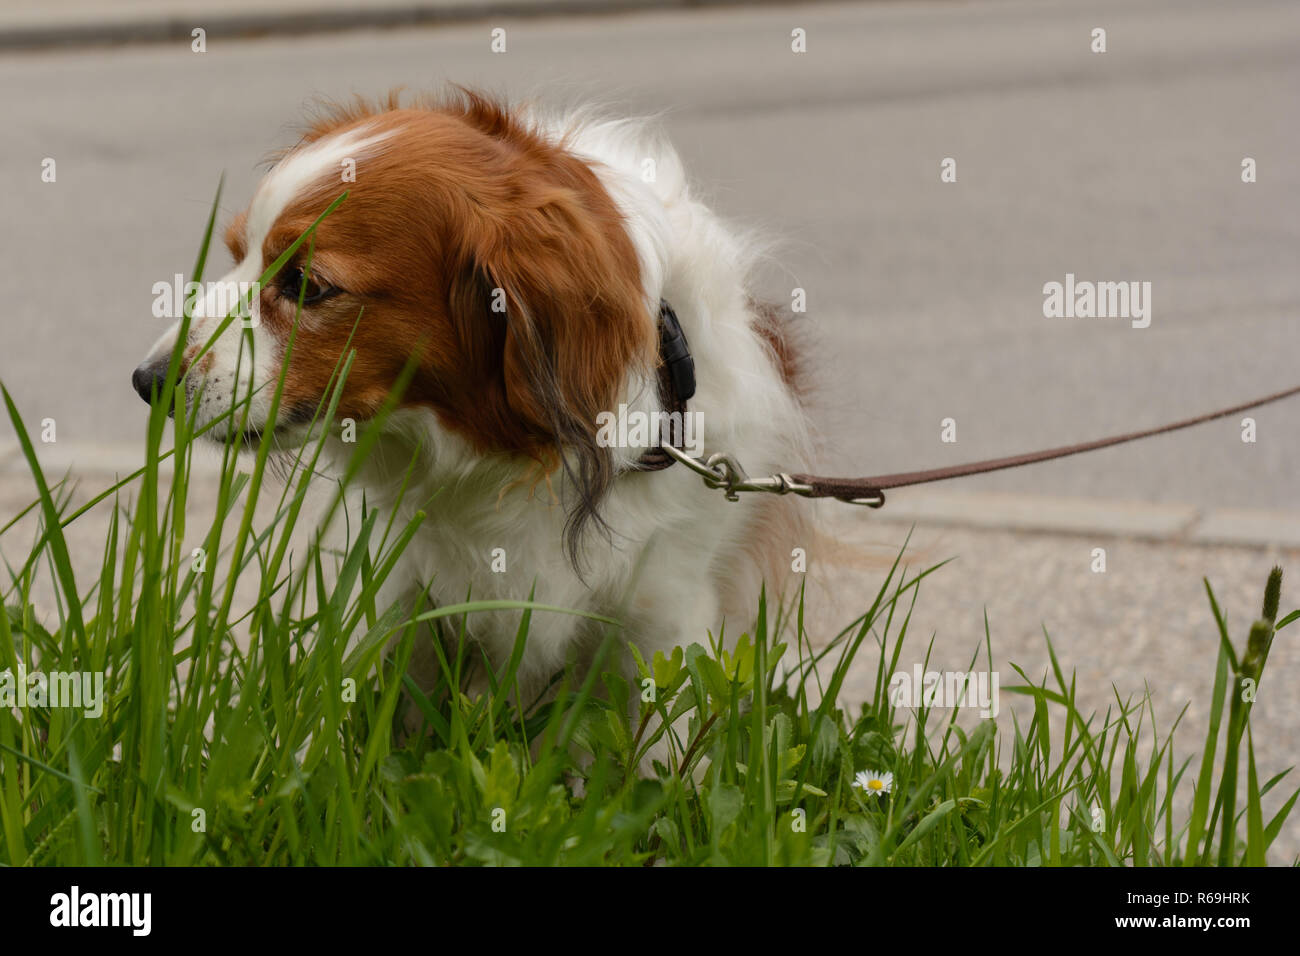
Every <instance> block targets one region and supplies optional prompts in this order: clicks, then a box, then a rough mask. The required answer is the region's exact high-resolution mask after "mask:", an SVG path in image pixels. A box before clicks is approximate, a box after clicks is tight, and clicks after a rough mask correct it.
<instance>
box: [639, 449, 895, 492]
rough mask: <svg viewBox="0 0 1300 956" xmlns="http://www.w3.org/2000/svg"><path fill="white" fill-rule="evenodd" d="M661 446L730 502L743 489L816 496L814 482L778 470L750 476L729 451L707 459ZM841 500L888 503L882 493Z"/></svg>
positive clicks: (715, 454) (716, 453)
mask: <svg viewBox="0 0 1300 956" xmlns="http://www.w3.org/2000/svg"><path fill="white" fill-rule="evenodd" d="M659 447H660V448H662V449H663V450H664V451H665V452H667V453H668V454H669V455H671V456H672V458H673V459H674V460H675V461H678V462H681V463H682V464H683V465H685V466H686V467H687V468H689V469H690V470H691V471H693V472H695V473H696V474H697V475H699V476H700V477H701V478H702V479H704V483H705V484H706V485H708V486H709V487H710V488H720V489H721V490H722V492H723V494H724V495H726V498H727V500H728V501H739V500H740V493H741V492H742V491H763V492H767V493H768V494H774V495H799V496H800V497H802V498H812V497H813V487H812V485H810V484H807V483H805V482H801V481H795V480H794V479H793V478H792V477H790V475H789V474H788V473H786V472H779V473H778V474H775V475H769V476H767V477H766V478H751V477H749V475H748V473H746V471H745V468H744V466H743V465H741V463H740V462H739V461H738V460H737V459H736V457H735V456H734V455H732V454H731V453H730V452H725V451H719V452H714V453H713V454H712V455H710V456H709V457H708V458H705V459H699V458H696V457H694V456H692V455H688V454H686V452H684V451H682V450H681V449H680V448H674V447H673V446H672V445H670V444H668V443H666V442H665V443H663V444H661V445H660V446H659ZM839 500H841V501H844V502H846V503H847V504H852V505H865V506H867V507H868V508H879V507H880V506H881V505H882V504H884V503H885V501H884V496H883V495H882V496H881V497H880V498H841V499H839Z"/></svg>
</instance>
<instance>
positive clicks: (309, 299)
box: [280, 267, 339, 305]
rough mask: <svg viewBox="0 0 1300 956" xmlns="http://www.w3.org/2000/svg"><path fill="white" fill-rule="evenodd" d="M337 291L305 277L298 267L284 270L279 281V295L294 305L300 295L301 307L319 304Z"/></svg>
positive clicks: (312, 277) (311, 277)
mask: <svg viewBox="0 0 1300 956" xmlns="http://www.w3.org/2000/svg"><path fill="white" fill-rule="evenodd" d="M338 291H339V290H338V289H336V288H334V287H333V286H330V285H326V284H324V283H322V282H318V281H316V278H315V277H314V276H308V275H306V274H305V273H304V272H303V270H302V269H301V268H299V267H295V268H292V269H286V270H285V271H284V277H283V278H282V279H281V280H280V294H281V295H283V296H284V297H285V298H286V299H288V300H289V301H291V302H294V303H296V302H297V301H298V296H299V294H301V295H302V304H303V305H311V304H312V303H313V302H320V301H321V300H322V299H327V298H329V297H330V296H331V295H333V294H334V293H336V292H338Z"/></svg>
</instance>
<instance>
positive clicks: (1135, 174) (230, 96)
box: [0, 0, 1300, 508]
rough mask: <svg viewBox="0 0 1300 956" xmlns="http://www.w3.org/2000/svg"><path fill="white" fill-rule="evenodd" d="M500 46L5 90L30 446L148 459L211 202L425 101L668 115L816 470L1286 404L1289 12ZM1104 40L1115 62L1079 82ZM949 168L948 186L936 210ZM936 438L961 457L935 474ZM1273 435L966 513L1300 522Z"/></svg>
mask: <svg viewBox="0 0 1300 956" xmlns="http://www.w3.org/2000/svg"><path fill="white" fill-rule="evenodd" d="M504 25H505V26H506V27H507V28H508V52H507V53H505V54H493V53H491V52H490V51H489V36H488V30H489V28H490V26H492V24H477V25H470V26H457V27H454V28H447V29H417V30H408V31H402V32H383V31H380V32H359V33H350V34H342V35H327V36H316V37H306V38H302V39H285V38H268V39H262V40H251V41H246V42H221V43H215V44H213V45H211V46H210V48H209V50H208V52H207V53H205V54H202V55H200V54H194V53H191V52H190V51H189V49H188V46H186V47H180V48H176V47H139V48H122V49H105V50H89V51H85V50H83V51H65V52H49V53H27V54H11V55H7V56H5V57H3V58H0V91H3V92H0V123H2V128H3V129H4V130H5V136H4V141H3V145H2V146H0V175H2V176H3V177H4V182H5V183H6V186H7V188H6V190H5V193H4V198H3V200H0V202H3V205H4V216H3V218H4V222H5V224H6V227H7V229H6V235H5V238H4V240H3V256H2V257H0V262H2V263H3V265H2V266H0V296H3V301H4V309H3V313H0V323H3V333H4V334H3V336H2V337H0V377H3V380H4V382H5V383H6V384H7V385H8V387H9V388H10V390H11V391H12V392H13V393H14V394H15V396H16V397H17V398H18V400H19V402H20V404H21V406H22V407H23V408H24V409H25V410H26V412H27V414H28V416H29V417H32V418H44V417H46V416H49V417H53V418H55V419H56V421H57V422H58V429H59V430H58V438H59V441H60V442H63V443H79V442H92V441H94V442H105V441H107V442H130V441H135V440H136V439H137V437H138V435H139V434H140V431H141V427H142V422H143V414H142V413H143V408H142V406H140V404H139V403H138V400H137V399H136V397H135V396H134V395H133V394H132V393H131V391H130V389H129V386H128V376H129V372H130V370H131V368H132V366H133V364H134V362H135V361H136V359H137V358H138V357H139V356H140V354H141V353H142V351H143V350H144V348H145V347H146V345H147V344H148V343H149V342H150V341H152V339H153V338H154V337H155V335H156V333H157V331H158V328H157V320H154V319H152V318H151V317H150V313H149V304H150V301H151V294H150V288H151V286H152V284H153V283H154V282H156V281H158V280H160V279H167V278H169V277H170V276H171V275H172V274H173V273H175V272H178V271H179V272H184V271H187V270H188V269H189V267H190V265H191V262H192V260H193V257H194V253H195V250H196V246H197V241H198V237H199V234H200V233H201V230H202V226H203V221H204V217H205V214H206V210H207V206H208V203H209V201H210V199H211V196H212V194H213V191H214V189H215V186H216V182H217V178H218V176H219V175H220V174H221V173H222V172H223V171H225V172H226V174H227V176H228V179H227V193H226V196H227V199H226V201H225V203H224V205H225V208H226V209H227V210H233V209H234V208H236V207H237V206H238V205H239V204H240V203H242V201H244V200H245V199H246V198H247V196H248V194H249V191H250V188H251V185H252V184H253V183H254V181H255V177H256V172H257V171H256V168H255V164H256V163H257V161H258V160H259V159H260V158H261V157H262V156H263V155H264V154H265V153H266V152H267V151H268V150H269V149H270V148H272V147H273V146H277V145H282V144H284V143H286V142H288V141H290V139H291V137H292V134H291V131H290V128H289V127H290V124H291V123H292V122H293V121H294V120H295V118H296V117H298V116H299V115H300V109H301V107H302V105H303V104H304V102H305V101H306V100H307V99H308V98H309V97H311V96H313V95H315V94H321V95H326V96H334V97H337V96H347V95H349V94H351V93H353V92H362V93H375V92H378V91H383V90H386V89H387V88H389V87H390V86H392V85H395V84H407V85H409V86H411V87H429V86H434V85H437V84H439V83H441V82H443V81H444V80H455V81H459V82H466V83H471V84H481V85H484V86H486V87H489V88H492V89H497V90H503V91H507V92H510V93H514V94H540V95H542V96H545V97H548V98H551V99H574V100H585V99H589V98H592V97H596V98H599V99H602V100H605V101H608V102H609V103H611V104H614V105H615V106H616V108H618V109H620V110H628V111H634V112H647V111H664V112H665V122H666V124H667V127H668V129H669V131H670V132H671V135H672V136H673V138H674V139H675V140H676V141H677V142H678V143H679V144H680V146H681V148H682V150H683V151H684V153H685V154H686V157H687V160H688V162H689V165H690V168H691V169H692V170H693V171H694V174H695V176H696V178H697V179H698V181H699V182H700V183H701V185H702V187H703V188H704V189H705V190H706V191H707V192H709V193H711V194H712V195H713V197H714V198H715V199H716V202H717V203H718V205H719V206H721V207H722V208H723V209H724V210H725V211H726V212H727V213H728V214H730V215H732V216H734V217H735V218H736V219H738V220H740V221H742V222H745V223H748V224H750V225H753V226H756V227H758V228H761V229H763V230H764V231H766V232H767V233H768V234H769V235H771V236H772V237H774V238H776V239H778V240H780V241H781V242H782V245H781V246H780V248H779V251H778V252H777V254H776V255H775V256H774V257H773V260H772V262H771V263H770V267H769V268H768V269H767V270H766V273H765V275H764V277H763V284H764V287H765V288H766V289H767V290H769V291H770V292H772V293H773V294H774V295H777V296H779V297H787V296H788V295H789V292H790V289H791V288H793V287H794V286H796V285H797V286H799V287H802V288H804V289H806V290H807V295H808V302H809V313H808V316H807V323H806V324H807V326H808V331H809V337H810V339H812V340H813V341H814V342H815V343H816V347H817V348H818V349H820V351H821V354H822V356H823V359H822V361H821V363H820V364H819V366H818V367H819V373H820V374H819V378H820V380H821V383H822V392H823V400H824V403H825V408H826V411H825V415H824V419H823V420H824V422H825V428H826V432H827V434H828V435H829V436H832V438H833V446H834V447H833V450H832V455H831V465H832V466H833V467H837V468H840V469H843V470H848V469H862V470H873V471H880V470H886V471H889V470H901V469H907V468H912V467H921V466H926V465H937V464H944V463H948V462H951V461H956V460H959V459H967V458H971V457H977V456H984V455H992V454H1002V453H1010V452H1013V451H1017V450H1023V449H1027V448H1031V447H1037V446H1039V445H1041V444H1046V443H1065V442H1068V441H1074V440H1078V439H1082V438H1085V437H1090V436H1097V435H1102V434H1108V433H1110V432H1111V431H1115V430H1124V429H1129V428H1133V427H1137V426H1140V425H1143V424H1147V423H1156V422H1159V421H1162V420H1165V419H1167V418H1172V417H1177V416H1179V415H1180V414H1182V413H1185V412H1191V411H1194V410H1200V409H1208V408H1211V407H1215V406H1217V405H1219V404H1220V403H1222V404H1228V403H1230V402H1232V401H1233V400H1239V399H1242V398H1245V397H1249V396H1251V395H1253V394H1255V393H1263V392H1266V391H1269V390H1272V389H1275V388H1280V387H1282V386H1283V385H1285V384H1289V383H1290V382H1291V381H1292V380H1293V379H1295V378H1296V375H1297V371H1296V362H1295V357H1296V347H1295V346H1296V343H1297V342H1300V288H1298V282H1297V273H1296V268H1295V264H1296V262H1297V258H1298V257H1297V253H1300V189H1298V188H1297V186H1298V185H1300V169H1298V168H1297V166H1296V164H1295V161H1294V158H1295V156H1296V155H1297V153H1300V125H1298V124H1297V123H1296V121H1295V120H1296V110H1295V104H1296V102H1297V93H1298V92H1300V82H1297V81H1298V80H1300V55H1298V54H1300V7H1297V6H1296V5H1295V4H1291V3H1286V2H1272V0H1245V2H1239V3H1234V4H1230V5H1226V4H1222V3H1214V2H1200V0H1190V2H1183V0H1177V2H1175V0H1122V2H1109V0H1103V2H1096V3H1089V4H1086V5H1084V4H1077V3H1074V4H1065V3H1057V2H1043V0H1029V2H995V0H990V2H981V3H972V4H961V5H957V4H951V3H927V2H915V3H906V4H864V5H843V6H838V5H829V6H823V5H814V6H811V7H791V8H759V9H745V10H734V9H733V10H706V11H699V12H673V13H663V14H637V15H629V16H613V17H603V18H593V19H573V20H550V21H520V22H518V23H509V22H506V23H505V24H504ZM1095 26H1101V27H1104V28H1105V29H1106V30H1107V33H1108V36H1107V39H1108V52H1107V53H1105V54H1094V53H1091V52H1090V51H1089V44H1090V31H1091V29H1092V28H1093V27H1095ZM795 27H802V28H804V29H805V30H806V31H807V35H808V52H807V53H805V54H802V55H796V54H793V53H791V51H790V31H791V30H792V29H793V28H795ZM1245 156H1250V157H1253V158H1254V159H1255V160H1256V161H1257V164H1258V182H1256V183H1254V184H1251V185H1246V184H1243V183H1242V182H1241V181H1240V164H1241V161H1242V158H1243V157H1245ZM44 157H53V158H54V159H55V160H56V162H57V174H58V179H57V182H56V183H54V184H47V183H42V182H41V180H40V169H41V161H42V159H43V158H44ZM945 157H953V158H955V159H956V160H957V172H958V178H957V182H956V183H952V184H943V183H941V182H940V177H939V171H940V169H939V165H940V162H941V160H942V159H943V158H945ZM224 263H225V259H224V252H223V253H221V254H220V255H219V256H218V262H217V263H216V265H217V266H221V265H224ZM1067 273H1074V274H1075V275H1076V276H1078V277H1079V278H1080V279H1092V280H1114V281H1120V280H1138V281H1149V282H1151V283H1152V306H1153V315H1152V321H1151V325H1150V327H1149V328H1146V329H1133V328H1131V327H1130V325H1129V323H1128V322H1125V321H1123V320H1113V319H1112V320H1105V319H1056V320H1051V319H1045V318H1044V317H1043V314H1042V304H1043V294H1042V287H1043V284H1044V283H1045V282H1050V281H1062V280H1064V278H1065V275H1066V274H1067ZM946 417H952V418H954V419H955V420H956V421H957V426H958V429H957V438H958V441H957V443H956V444H943V443H941V442H940V440H939V438H940V421H941V420H942V419H944V418H946ZM1256 418H1257V420H1258V426H1259V440H1258V442H1257V443H1255V444H1243V443H1242V442H1241V441H1240V440H1239V432H1238V427H1237V425H1236V423H1234V422H1226V423H1222V424H1219V425H1211V426H1206V427H1203V428H1200V429H1198V430H1197V431H1196V432H1195V433H1193V434H1185V435H1181V436H1177V437H1169V438H1161V439H1158V440H1155V441H1152V442H1150V443H1148V444H1146V445H1145V446H1143V447H1141V448H1140V449H1126V450H1120V451H1108V452H1103V453H1100V454H1097V455H1094V456H1091V457H1089V458H1087V459H1077V460H1074V461H1071V462H1066V463H1061V464H1054V465H1046V466H1040V467H1038V468H1035V469H1032V470H1029V471H1025V472H1023V473H1019V474H1014V473H1013V474H1005V475H1000V476H995V477H989V478H982V479H978V480H976V481H972V482H969V483H968V484H967V485H966V486H965V487H968V488H976V489H979V488H996V489H1004V490H1011V491H1015V490H1025V489H1034V490H1036V491H1040V492H1045V493H1062V494H1076V495H1091V496H1102V497H1123V498H1132V499H1149V500H1162V501H1182V502H1190V503H1194V504H1199V505H1209V504H1218V503H1223V502H1225V501H1227V502H1230V503H1240V504H1249V505H1254V506H1260V507H1274V508H1291V507H1297V506H1300V494H1298V492H1300V488H1298V486H1297V482H1296V480H1295V479H1296V476H1297V474H1300V441H1297V438H1298V437H1300V426H1297V424H1296V423H1297V419H1298V418H1300V408H1298V407H1297V405H1296V404H1294V403H1293V404H1291V405H1288V406H1278V407H1275V408H1271V409H1267V410H1264V411H1261V412H1259V413H1258V414H1257V415H1256ZM0 428H2V429H3V431H0V439H3V438H4V437H6V436H7V435H8V425H7V423H5V424H4V425H3V426H0ZM858 473H861V471H859V472H858Z"/></svg>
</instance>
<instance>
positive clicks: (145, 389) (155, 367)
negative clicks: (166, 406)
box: [131, 362, 167, 402]
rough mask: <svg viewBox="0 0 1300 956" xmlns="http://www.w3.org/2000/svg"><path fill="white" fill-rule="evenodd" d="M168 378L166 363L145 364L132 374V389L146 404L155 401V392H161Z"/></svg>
mask: <svg viewBox="0 0 1300 956" xmlns="http://www.w3.org/2000/svg"><path fill="white" fill-rule="evenodd" d="M166 378H167V363H166V362H161V363H160V362H145V363H144V364H143V365H141V366H140V367H139V368H137V369H136V370H135V371H134V372H132V373H131V387H132V388H134V389H135V393H136V394H137V395H139V396H140V397H141V398H143V399H144V400H145V401H146V402H150V401H152V400H153V394H154V393H155V392H161V391H162V387H163V381H164V380H165V379H166Z"/></svg>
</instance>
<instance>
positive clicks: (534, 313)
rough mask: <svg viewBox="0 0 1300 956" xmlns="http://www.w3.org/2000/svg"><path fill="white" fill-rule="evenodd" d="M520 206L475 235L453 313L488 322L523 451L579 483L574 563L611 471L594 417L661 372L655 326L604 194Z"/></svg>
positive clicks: (541, 192)
mask: <svg viewBox="0 0 1300 956" xmlns="http://www.w3.org/2000/svg"><path fill="white" fill-rule="evenodd" d="M593 205H595V206H596V207H597V208H593ZM605 206H607V208H601V207H605ZM512 207H513V208H512V214H511V216H510V219H509V221H507V222H502V223H500V224H491V225H488V226H486V227H484V228H482V229H481V230H479V231H478V232H479V234H478V235H477V236H476V237H473V242H472V250H470V255H469V256H468V259H467V261H464V262H463V263H462V265H461V267H460V273H461V281H460V285H459V290H460V291H459V293H457V292H456V291H455V290H453V296H452V308H453V311H456V312H460V313H461V315H460V316H458V317H457V318H459V319H461V320H462V321H463V320H464V318H465V313H464V311H463V310H466V309H468V311H469V312H470V313H471V314H473V313H477V314H478V321H483V318H482V317H483V316H484V315H486V317H487V319H486V321H487V322H488V326H489V333H488V336H487V341H488V342H489V343H490V344H489V345H488V346H486V347H489V348H496V349H499V353H498V355H499V359H498V362H499V365H497V368H498V369H499V375H500V377H499V379H497V381H498V382H499V384H500V387H501V389H502V393H503V394H502V395H501V400H502V401H503V402H504V405H505V412H506V414H508V416H509V417H510V418H511V419H513V422H514V423H515V425H516V427H518V428H520V429H521V430H522V434H523V435H525V436H527V440H526V441H525V442H524V443H522V444H523V447H522V448H521V449H520V450H523V451H525V452H526V453H528V454H530V455H531V456H532V457H533V458H535V459H536V460H537V461H538V462H539V463H540V464H541V465H542V466H543V467H544V468H545V470H546V471H547V472H548V473H549V472H550V471H553V470H555V469H556V468H563V469H564V470H565V472H566V473H567V475H568V477H569V478H570V479H571V481H570V482H569V486H570V487H571V488H572V490H573V493H574V500H571V501H566V502H565V506H566V508H567V509H568V522H567V524H566V527H565V543H566V545H567V548H568V551H569V556H570V559H571V560H572V561H573V562H574V564H575V566H576V565H577V564H578V560H577V558H578V555H579V553H580V551H579V545H580V539H581V536H582V533H583V531H584V529H585V528H586V526H587V525H588V523H589V522H591V521H592V520H593V519H594V520H595V521H596V522H597V523H599V522H600V516H599V510H598V509H599V505H600V502H601V500H602V498H603V497H604V495H605V494H606V492H607V491H608V490H609V486H610V483H611V482H612V481H613V478H614V463H613V454H612V450H611V449H609V448H602V447H600V446H599V445H598V444H597V442H596V433H597V424H596V417H597V415H598V414H599V413H600V412H602V411H612V410H615V408H616V405H617V402H618V399H619V393H620V389H621V387H622V386H623V385H624V384H625V383H626V381H627V379H628V375H629V372H632V371H638V370H640V371H642V372H643V373H646V372H648V371H649V370H651V369H653V366H654V363H655V354H656V352H655V350H656V342H657V337H656V332H655V324H654V319H653V318H652V317H651V315H650V313H649V311H648V309H647V306H646V303H645V300H644V298H643V292H642V289H641V282H640V269H639V265H638V261H637V257H636V251H635V249H634V247H633V246H632V243H631V241H630V240H629V239H628V237H627V234H626V232H625V231H624V229H623V225H622V222H621V220H620V219H619V217H618V215H617V212H616V210H615V208H614V206H613V204H612V202H611V201H610V200H609V199H608V198H607V197H605V196H604V194H603V192H602V193H601V194H600V195H599V196H598V197H597V201H596V202H594V203H593V200H592V199H591V198H590V197H589V195H588V193H587V191H586V190H581V191H580V190H577V189H573V188H569V187H567V186H558V185H552V186H548V187H541V188H534V189H532V190H530V191H529V194H528V195H527V196H526V197H520V198H518V199H517V200H516V201H515V202H514V203H512ZM453 285H455V283H453ZM457 299H459V300H460V301H459V303H458V302H457ZM484 341H485V340H484V338H483V337H482V333H481V331H480V334H479V343H480V346H479V347H480V348H481V347H484V346H483V343H484Z"/></svg>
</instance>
